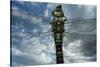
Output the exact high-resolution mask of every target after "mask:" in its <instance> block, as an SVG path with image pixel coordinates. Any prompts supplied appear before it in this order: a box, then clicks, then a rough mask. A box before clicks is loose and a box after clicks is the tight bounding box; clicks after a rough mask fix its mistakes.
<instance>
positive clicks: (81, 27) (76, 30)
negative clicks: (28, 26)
mask: <svg viewBox="0 0 100 67" xmlns="http://www.w3.org/2000/svg"><path fill="white" fill-rule="evenodd" d="M65 23H66V24H65V33H69V34H82V35H90V34H91V35H95V34H96V19H73V20H71V19H70V20H69V21H66V22H65Z"/></svg>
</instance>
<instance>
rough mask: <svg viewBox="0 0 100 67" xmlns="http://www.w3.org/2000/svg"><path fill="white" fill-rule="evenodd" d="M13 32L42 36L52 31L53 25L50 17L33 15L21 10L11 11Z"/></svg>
mask: <svg viewBox="0 0 100 67" xmlns="http://www.w3.org/2000/svg"><path fill="white" fill-rule="evenodd" d="M11 18H12V19H11V33H23V35H24V34H32V36H40V35H42V34H49V33H51V32H52V31H51V25H50V24H49V21H48V19H47V18H46V19H47V20H45V17H42V16H39V17H38V16H32V15H29V14H27V13H24V12H21V11H14V10H13V11H12V13H11Z"/></svg>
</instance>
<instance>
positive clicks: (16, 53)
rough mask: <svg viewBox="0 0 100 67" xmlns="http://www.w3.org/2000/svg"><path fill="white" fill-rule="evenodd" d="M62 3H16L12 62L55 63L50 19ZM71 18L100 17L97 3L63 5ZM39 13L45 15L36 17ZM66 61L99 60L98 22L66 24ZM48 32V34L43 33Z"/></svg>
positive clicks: (22, 63)
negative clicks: (97, 51) (97, 47)
mask: <svg viewBox="0 0 100 67" xmlns="http://www.w3.org/2000/svg"><path fill="white" fill-rule="evenodd" d="M57 5H59V4H57V3H56V4H53V3H38V2H28V1H27V2H24V1H13V2H12V7H11V8H12V25H11V27H12V29H11V31H12V35H11V36H12V58H13V60H12V63H13V66H16V65H22V66H25V65H41V64H55V63H56V54H55V44H54V40H53V33H52V32H49V31H51V29H52V28H51V26H50V25H49V22H48V21H45V20H50V18H51V17H52V15H51V12H52V11H53V10H54V9H55V7H56V6H57ZM62 8H63V10H64V14H65V16H66V17H67V18H68V19H79V18H80V19H91V18H96V6H94V5H72V4H62ZM35 16H42V17H43V18H42V17H39V18H36V17H35ZM65 30H66V31H67V32H69V33H70V34H69V35H66V34H64V38H63V40H64V41H63V52H64V63H80V62H92V61H96V21H95V20H89V21H87V22H85V21H80V22H73V23H70V24H66V25H65ZM43 32H47V33H43Z"/></svg>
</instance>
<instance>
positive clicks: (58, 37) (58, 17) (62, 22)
mask: <svg viewBox="0 0 100 67" xmlns="http://www.w3.org/2000/svg"><path fill="white" fill-rule="evenodd" d="M12 15H13V16H14V15H16V16H20V17H22V18H27V19H29V20H31V19H34V20H35V19H36V20H40V21H41V19H42V20H44V21H46V22H49V23H48V24H49V25H50V26H51V29H50V30H48V31H47V32H37V33H36V34H39V35H41V34H44V33H45V34H46V33H50V32H52V35H53V38H54V43H55V47H56V63H57V64H60V63H64V58H63V48H62V46H63V45H62V44H63V38H64V36H65V35H67V36H68V35H71V34H73V33H76V34H77V32H75V30H74V31H66V29H65V27H68V26H72V25H73V24H84V23H90V22H91V23H93V22H96V19H95V18H91V19H67V17H66V16H65V15H64V12H63V9H62V5H58V6H56V8H55V9H54V10H53V11H52V17H53V18H52V19H51V20H47V19H45V17H42V16H32V15H28V14H25V13H24V14H23V13H18V12H16V11H13V12H12ZM72 27H73V26H72ZM12 32H21V31H19V30H12ZM23 32H31V33H32V32H33V31H32V30H23ZM80 33H81V34H82V32H80ZM86 34H87V33H86Z"/></svg>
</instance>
